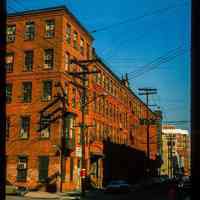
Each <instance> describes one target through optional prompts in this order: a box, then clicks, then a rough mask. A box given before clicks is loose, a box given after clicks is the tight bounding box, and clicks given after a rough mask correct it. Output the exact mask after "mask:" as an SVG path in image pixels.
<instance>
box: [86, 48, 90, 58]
mask: <svg viewBox="0 0 200 200" xmlns="http://www.w3.org/2000/svg"><path fill="white" fill-rule="evenodd" d="M86 56H87V59H90V45H89V44H87V49H86Z"/></svg>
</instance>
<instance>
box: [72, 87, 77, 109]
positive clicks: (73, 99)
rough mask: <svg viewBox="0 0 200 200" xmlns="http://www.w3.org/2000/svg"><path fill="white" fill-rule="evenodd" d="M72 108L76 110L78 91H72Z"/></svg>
mask: <svg viewBox="0 0 200 200" xmlns="http://www.w3.org/2000/svg"><path fill="white" fill-rule="evenodd" d="M72 108H76V89H75V88H73V89H72Z"/></svg>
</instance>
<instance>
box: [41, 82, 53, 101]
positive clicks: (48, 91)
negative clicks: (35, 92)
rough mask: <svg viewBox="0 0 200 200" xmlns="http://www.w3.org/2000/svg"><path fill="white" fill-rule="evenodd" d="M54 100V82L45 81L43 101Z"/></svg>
mask: <svg viewBox="0 0 200 200" xmlns="http://www.w3.org/2000/svg"><path fill="white" fill-rule="evenodd" d="M51 98H52V81H49V80H47V81H43V98H42V99H43V100H45V101H50V100H51Z"/></svg>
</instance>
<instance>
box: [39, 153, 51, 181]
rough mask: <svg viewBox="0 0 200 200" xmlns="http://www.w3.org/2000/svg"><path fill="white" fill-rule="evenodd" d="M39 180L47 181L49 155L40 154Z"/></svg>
mask: <svg viewBox="0 0 200 200" xmlns="http://www.w3.org/2000/svg"><path fill="white" fill-rule="evenodd" d="M38 167H39V170H38V171H39V176H38V178H39V181H40V182H46V181H47V178H48V169H49V157H48V156H39V166H38Z"/></svg>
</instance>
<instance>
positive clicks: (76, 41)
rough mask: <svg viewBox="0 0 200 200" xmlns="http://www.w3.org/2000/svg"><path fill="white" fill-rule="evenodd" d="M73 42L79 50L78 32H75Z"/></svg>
mask: <svg viewBox="0 0 200 200" xmlns="http://www.w3.org/2000/svg"><path fill="white" fill-rule="evenodd" d="M73 42H74V48H75V49H78V33H77V32H76V31H74V38H73Z"/></svg>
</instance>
